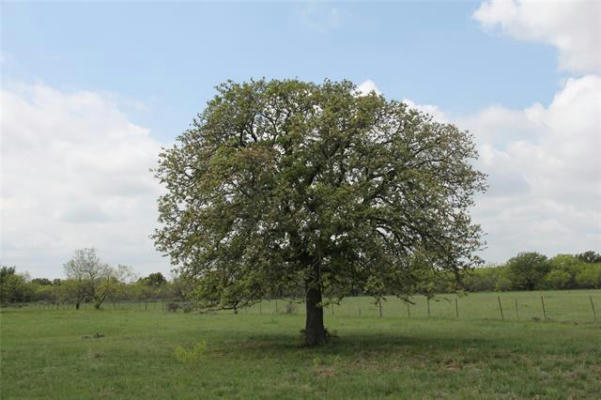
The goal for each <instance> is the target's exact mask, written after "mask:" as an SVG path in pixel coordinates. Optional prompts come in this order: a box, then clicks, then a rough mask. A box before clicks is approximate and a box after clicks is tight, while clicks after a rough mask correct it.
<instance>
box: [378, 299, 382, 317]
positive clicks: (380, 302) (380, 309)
mask: <svg viewBox="0 0 601 400" xmlns="http://www.w3.org/2000/svg"><path fill="white" fill-rule="evenodd" d="M378 314H379V315H380V318H382V299H378Z"/></svg>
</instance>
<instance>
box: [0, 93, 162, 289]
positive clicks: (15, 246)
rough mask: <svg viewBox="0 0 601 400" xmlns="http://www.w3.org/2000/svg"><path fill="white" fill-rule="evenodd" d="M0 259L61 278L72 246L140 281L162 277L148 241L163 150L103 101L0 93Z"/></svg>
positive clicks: (78, 96) (103, 98)
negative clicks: (130, 270)
mask: <svg viewBox="0 0 601 400" xmlns="http://www.w3.org/2000/svg"><path fill="white" fill-rule="evenodd" d="M1 98H2V116H1V122H0V123H1V125H0V126H1V130H2V171H1V175H2V189H3V190H2V196H1V208H2V244H1V249H2V255H1V259H2V260H1V262H2V263H3V264H11V265H12V264H14V265H16V266H17V268H18V269H19V270H21V271H23V270H28V271H29V272H30V273H31V275H33V276H50V277H52V276H58V275H61V274H62V265H63V263H64V262H66V261H67V260H68V259H69V258H70V257H71V255H72V253H73V251H74V250H75V249H77V248H82V247H90V246H94V247H96V248H97V249H98V251H99V254H100V255H101V257H102V258H104V259H105V261H107V262H110V263H115V264H116V263H124V264H129V265H131V266H132V267H134V269H136V270H137V271H138V272H140V273H147V272H153V271H157V270H161V271H163V272H167V271H168V268H169V267H168V266H167V262H166V260H165V259H163V258H161V257H160V255H159V254H158V253H156V252H155V250H154V248H153V244H152V241H151V240H150V239H149V238H148V235H149V234H150V233H151V232H152V230H153V228H154V227H155V225H156V203H155V201H156V198H157V196H158V194H159V193H160V190H161V189H160V188H159V186H158V184H157V182H155V179H154V178H153V177H152V174H151V172H150V171H149V169H150V168H152V167H153V166H154V164H155V163H156V160H157V154H158V152H159V151H160V144H159V143H158V142H157V141H155V140H154V139H152V138H151V137H150V135H149V132H148V130H146V129H144V128H142V127H140V126H137V125H135V124H132V123H131V122H129V121H128V120H127V118H126V117H125V115H123V114H122V113H121V112H120V111H119V109H118V108H117V107H116V105H115V104H114V102H113V101H112V100H111V99H110V96H106V95H101V94H97V93H92V92H76V93H64V92H61V91H58V90H55V89H53V88H50V87H47V86H43V85H36V86H21V87H17V88H11V89H9V90H3V91H2V97H1Z"/></svg>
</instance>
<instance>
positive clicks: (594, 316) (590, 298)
mask: <svg viewBox="0 0 601 400" xmlns="http://www.w3.org/2000/svg"><path fill="white" fill-rule="evenodd" d="M588 299H589V300H590V302H591V309H592V310H593V321H596V320H597V313H596V312H595V303H593V296H589V297H588Z"/></svg>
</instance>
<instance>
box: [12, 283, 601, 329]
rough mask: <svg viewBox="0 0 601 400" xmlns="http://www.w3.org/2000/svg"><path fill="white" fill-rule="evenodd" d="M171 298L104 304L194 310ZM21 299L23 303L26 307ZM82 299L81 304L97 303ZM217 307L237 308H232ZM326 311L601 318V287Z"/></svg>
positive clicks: (271, 309) (367, 300)
mask: <svg viewBox="0 0 601 400" xmlns="http://www.w3.org/2000/svg"><path fill="white" fill-rule="evenodd" d="M173 304H174V302H173V301H167V300H161V301H126V302H124V301H120V302H105V303H104V304H103V305H102V308H103V309H104V310H127V311H131V312H134V311H135V312H140V311H142V312H167V311H175V312H182V310H184V311H193V310H192V309H191V308H186V307H184V306H183V305H182V304H179V306H178V307H175V310H174V307H173ZM22 306H23V305H21V307H22ZM26 306H27V308H30V309H43V310H75V306H74V304H67V303H64V304H44V303H32V304H27V305H26ZM93 308H94V306H93V304H91V303H83V304H81V305H80V309H82V310H86V309H93ZM236 312H237V313H239V314H265V315H278V314H283V315H284V314H290V315H304V313H305V304H304V302H303V301H302V300H300V299H292V298H284V299H273V300H263V301H261V302H258V303H255V304H253V305H252V306H249V307H244V308H240V309H238V310H236ZM218 313H229V314H231V313H233V311H232V310H227V311H219V312H218ZM324 314H325V316H326V317H352V318H416V319H427V318H439V319H458V320H502V321H558V322H594V321H596V322H601V290H598V289H597V290H573V291H544V292H494V293H470V294H468V295H455V294H448V295H446V294H441V295H435V296H434V297H432V298H427V297H426V296H414V297H412V298H410V302H405V301H403V300H400V299H398V298H396V297H387V298H385V299H383V300H382V301H381V302H379V303H378V302H376V301H375V300H374V299H373V298H371V297H364V296H362V297H346V298H344V299H343V300H342V301H341V302H339V303H334V302H331V303H328V302H327V301H326V302H324Z"/></svg>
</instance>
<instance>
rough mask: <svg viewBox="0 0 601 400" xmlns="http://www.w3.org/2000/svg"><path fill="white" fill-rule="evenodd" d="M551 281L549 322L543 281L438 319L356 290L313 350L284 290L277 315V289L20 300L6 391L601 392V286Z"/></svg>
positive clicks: (195, 395) (73, 395)
mask: <svg viewBox="0 0 601 400" xmlns="http://www.w3.org/2000/svg"><path fill="white" fill-rule="evenodd" d="M543 294H544V296H545V298H544V300H545V306H546V313H547V317H548V318H549V320H547V321H544V322H543V321H542V310H541V308H542V305H541V302H540V297H539V295H540V294H538V293H533V292H530V293H503V294H500V296H501V301H502V306H503V308H504V318H505V321H501V320H500V311H499V306H498V299H497V296H498V295H497V294H496V293H494V294H492V293H491V294H471V295H469V296H467V297H461V298H459V299H458V302H457V304H458V308H459V318H457V316H456V308H455V297H454V296H451V297H447V298H446V299H442V298H440V299H439V301H432V302H431V317H430V318H428V317H427V311H426V309H427V306H426V303H425V300H424V299H422V298H418V299H416V303H415V305H412V306H411V307H410V314H411V317H410V318H409V317H408V315H407V307H406V305H404V304H401V303H400V302H398V301H394V300H392V299H390V300H389V301H387V302H385V303H384V305H383V308H382V314H383V317H382V318H380V317H378V313H379V311H378V308H377V307H376V306H375V305H373V304H372V303H373V301H372V300H371V299H366V298H349V299H346V300H345V301H343V303H342V304H341V305H339V306H332V307H331V308H328V311H327V312H326V325H327V327H328V329H329V330H330V331H333V332H336V334H337V336H338V337H336V338H333V340H332V342H331V343H330V344H329V345H327V346H324V347H321V348H312V349H308V348H303V347H302V346H301V345H300V343H301V338H300V333H299V331H300V329H301V328H302V326H303V323H304V316H303V315H302V305H300V304H299V305H298V306H297V307H298V312H297V313H294V314H285V313H283V312H284V308H285V304H286V303H285V302H284V301H279V302H278V306H277V307H278V311H280V312H281V313H278V314H275V307H276V305H275V302H268V303H263V304H262V305H261V306H260V307H259V306H258V305H257V306H254V307H253V308H252V309H250V310H241V311H240V313H238V314H237V315H234V314H232V313H231V312H227V313H226V312H221V313H215V314H197V313H189V314H184V313H181V312H179V313H166V312H164V311H162V308H161V307H156V306H155V307H146V311H144V305H140V304H137V305H135V304H129V305H127V306H122V305H117V306H116V307H115V308H113V306H112V305H110V304H107V305H106V306H105V309H104V310H101V311H95V310H91V309H87V308H85V309H83V310H79V311H75V310H71V309H58V310H57V309H42V308H40V307H24V308H19V309H16V308H7V309H3V310H2V313H1V334H2V336H1V372H2V377H1V392H0V394H1V396H0V397H1V398H2V399H3V400H6V399H207V398H225V399H230V398H238V399H253V398H259V399H263V398H265V399H269V398H273V399H299V398H301V399H302V398H327V399H349V398H358V399H365V398H374V399H384V398H390V399H405V398H409V399H413V398H415V399H422V398H453V399H455V398H466V399H474V398H501V399H511V398H537V397H539V398H545V399H547V398H549V399H554V398H557V399H566V398H570V397H573V398H577V399H598V398H599V397H600V393H601V323H600V322H599V319H600V318H599V317H600V315H597V318H598V321H597V322H593V321H592V319H593V314H592V310H591V306H590V303H589V296H592V298H593V300H594V302H595V303H596V305H597V307H598V308H599V307H600V306H601V293H600V292H599V291H573V292H544V293H543ZM515 299H517V300H518V313H519V317H520V319H519V320H517V317H518V316H517V314H516V312H515ZM359 310H360V311H359ZM600 311H601V310H598V314H599V313H601V312H600ZM359 314H360V315H359ZM533 318H535V319H539V321H536V320H533ZM568 321H571V322H568ZM97 333H99V334H100V335H96V334H97ZM97 336H98V337H97ZM199 343H200V344H201V345H199V346H198V347H197V348H198V351H196V352H193V351H185V350H184V351H182V349H181V348H180V349H179V350H177V349H178V347H182V348H183V349H191V348H193V347H194V346H195V345H197V344H199ZM182 353H183V355H184V356H187V359H186V357H182Z"/></svg>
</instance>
